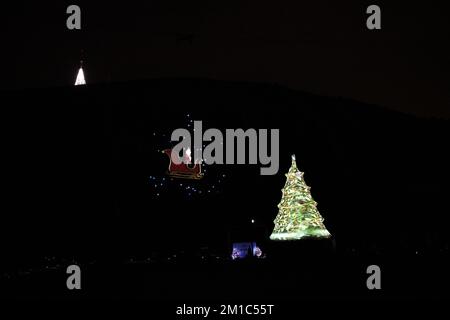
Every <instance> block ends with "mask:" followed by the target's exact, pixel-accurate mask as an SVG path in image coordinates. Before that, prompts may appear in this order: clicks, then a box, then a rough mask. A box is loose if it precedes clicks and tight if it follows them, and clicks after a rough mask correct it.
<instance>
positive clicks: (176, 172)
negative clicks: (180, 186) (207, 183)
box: [163, 149, 203, 180]
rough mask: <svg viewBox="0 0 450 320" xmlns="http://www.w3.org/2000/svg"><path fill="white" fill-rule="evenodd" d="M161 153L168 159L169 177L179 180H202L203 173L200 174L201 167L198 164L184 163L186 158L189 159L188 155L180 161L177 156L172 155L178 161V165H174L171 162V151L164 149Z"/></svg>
mask: <svg viewBox="0 0 450 320" xmlns="http://www.w3.org/2000/svg"><path fill="white" fill-rule="evenodd" d="M163 153H165V154H166V155H167V156H168V157H169V161H170V163H169V170H168V171H167V174H168V175H169V176H171V177H175V178H181V179H195V180H199V179H201V178H203V172H202V165H201V164H200V163H194V164H192V165H191V164H188V163H184V162H186V161H183V160H186V157H189V155H188V154H186V155H185V159H183V160H182V159H180V158H179V156H178V155H173V156H174V157H178V159H177V160H178V161H177V162H180V164H176V163H174V162H173V161H172V149H165V150H163Z"/></svg>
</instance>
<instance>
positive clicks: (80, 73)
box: [75, 67, 86, 86]
mask: <svg viewBox="0 0 450 320" xmlns="http://www.w3.org/2000/svg"><path fill="white" fill-rule="evenodd" d="M83 84H86V80H84V72H83V68H81V67H80V70H78V75H77V80H75V85H76V86H79V85H83Z"/></svg>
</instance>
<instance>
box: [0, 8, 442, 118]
mask: <svg viewBox="0 0 450 320" xmlns="http://www.w3.org/2000/svg"><path fill="white" fill-rule="evenodd" d="M70 4H77V5H79V6H80V7H81V10H82V30H81V31H70V30H68V29H67V28H66V19H67V17H68V15H67V14H66V8H67V6H68V5H70ZM370 4H373V2H372V1H370V2H369V1H345V2H342V1H331V0H327V1H323V0H322V1H310V2H306V1H270V2H265V1H264V2H262V1H238V2H237V3H232V2H228V1H227V2H226V3H225V2H222V1H206V0H203V1H150V0H149V1H145V2H144V1H142V2H130V1H116V2H111V1H108V2H106V1H95V2H94V1H90V2H86V3H85V2H80V1H70V2H68V1H53V2H49V1H45V2H44V1H34V2H31V1H30V2H24V1H17V3H16V4H15V5H14V7H9V6H6V5H3V4H2V8H3V10H2V11H3V14H2V18H1V19H2V21H1V22H2V25H3V27H2V31H0V32H1V33H2V34H3V35H2V51H3V52H2V55H6V58H4V59H3V68H6V70H7V72H6V75H3V76H2V80H1V85H0V88H2V89H20V88H29V87H53V86H68V85H72V84H73V82H74V80H75V76H76V72H77V68H78V67H79V60H80V57H81V55H83V59H84V66H85V74H86V79H87V81H88V83H104V82H121V81H128V80H138V79H147V78H161V77H162V78H167V77H196V78H199V77H200V78H211V79H222V80H238V81H251V82H269V83H277V84H281V85H286V86H288V87H291V88H294V89H297V90H302V91H307V92H313V93H317V94H321V95H330V96H342V97H346V98H352V99H356V100H359V101H362V102H368V103H373V104H378V105H381V106H385V107H389V108H392V109H396V110H400V111H403V112H408V113H414V114H418V115H422V116H437V117H447V118H448V117H449V116H450V94H449V90H448V88H449V87H450V79H449V78H450V77H449V75H450V72H449V71H450V59H449V58H448V57H450V49H449V39H450V20H449V19H448V10H446V8H444V7H443V2H442V1H441V2H439V3H437V2H436V3H435V2H420V3H419V2H411V1H395V3H394V2H393V1H389V3H388V4H383V2H380V1H377V2H376V4H378V5H379V6H380V7H381V10H382V30H376V31H370V30H368V29H367V28H366V18H367V16H368V15H367V14H366V13H365V11H366V8H367V6H368V5H370ZM5 23H6V27H5ZM82 51H83V54H81V52H82Z"/></svg>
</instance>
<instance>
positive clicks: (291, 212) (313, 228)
mask: <svg viewBox="0 0 450 320" xmlns="http://www.w3.org/2000/svg"><path fill="white" fill-rule="evenodd" d="M286 178H287V180H286V184H285V186H284V188H283V190H282V193H283V195H282V197H281V202H280V203H279V204H278V208H279V211H278V215H277V217H276V218H275V221H274V223H275V228H274V229H273V232H272V234H271V236H270V239H271V240H298V239H302V238H329V237H330V236H331V234H330V233H329V232H328V230H327V229H326V228H325V225H324V224H323V218H322V216H321V215H320V213H319V211H318V210H317V207H316V206H317V203H316V202H315V201H314V200H313V198H312V196H311V192H310V187H308V186H307V185H306V183H305V180H304V179H303V172H300V171H299V170H298V168H297V164H296V162H295V156H294V155H293V156H292V165H291V168H290V169H289V172H288V173H287V174H286Z"/></svg>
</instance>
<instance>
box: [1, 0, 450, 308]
mask: <svg viewBox="0 0 450 320" xmlns="http://www.w3.org/2000/svg"><path fill="white" fill-rule="evenodd" d="M19 4H20V5H22V7H21V8H19V10H18V9H17V8H14V9H11V10H10V11H6V10H5V11H4V12H8V13H9V15H8V18H6V19H5V20H6V22H7V23H8V24H7V25H8V28H7V29H6V31H7V32H6V33H7V34H6V40H7V41H6V42H5V47H4V48H3V52H4V53H6V54H7V59H6V60H5V64H4V69H5V70H6V76H5V77H2V82H3V81H4V84H3V85H2V88H3V90H2V92H1V101H2V106H5V107H4V108H3V109H2V118H1V119H2V136H3V139H2V140H3V152H2V153H3V156H2V158H3V162H4V164H3V172H2V176H3V186H4V188H3V189H4V193H3V194H4V199H3V201H2V206H3V208H2V217H3V222H2V230H3V231H2V232H1V243H2V244H3V246H2V270H1V271H2V284H3V285H2V289H3V290H2V294H4V295H5V296H6V297H33V298H36V297H38V298H42V297H44V298H48V297H51V298H55V297H56V298H73V297H75V298H92V297H96V298H110V297H113V298H130V297H139V298H142V297H144V298H152V299H163V300H173V299H178V300H180V301H184V300H188V299H199V300H198V301H211V300H213V299H218V300H220V302H222V300H223V299H255V300H256V301H262V300H264V299H267V300H269V301H268V303H270V302H271V301H280V300H289V299H294V300H296V299H299V298H301V299H305V298H319V299H325V298H329V299H341V298H351V299H377V300H378V299H390V298H429V297H438V298H443V297H446V296H447V293H446V285H448V275H446V273H445V270H446V268H447V266H448V263H447V264H446V261H445V257H446V256H447V255H448V250H449V243H448V236H447V234H448V232H447V224H446V215H447V214H448V212H449V210H448V209H449V207H448V203H447V201H446V200H447V199H446V195H447V194H448V193H449V188H448V163H449V160H450V159H449V157H448V155H447V152H446V151H447V145H448V136H449V126H448V120H444V119H436V118H445V117H447V116H448V94H447V90H446V88H447V87H448V85H447V83H448V77H447V75H448V72H447V70H448V60H447V59H445V58H446V56H447V55H446V50H448V48H446V41H445V40H446V39H447V38H448V37H446V36H447V35H448V31H449V29H448V28H446V26H445V24H446V23H448V20H447V19H445V17H441V15H443V14H444V11H443V10H439V7H437V5H436V6H435V5H431V4H428V5H427V6H426V7H424V6H425V5H415V4H412V3H410V2H408V3H405V4H401V5H400V4H398V7H395V6H394V7H392V6H386V10H385V9H384V7H383V6H382V12H383V20H382V21H383V22H382V23H383V29H382V30H381V31H379V32H378V31H376V32H375V31H374V32H373V33H372V32H369V31H368V30H367V29H365V14H364V12H365V9H364V8H365V6H366V4H363V3H359V4H357V5H355V7H353V6H351V8H350V4H345V5H343V6H342V7H341V6H338V5H337V4H335V5H332V6H330V4H328V5H329V6H322V5H321V4H314V5H313V4H297V5H296V6H294V7H290V6H287V5H286V6H285V5H284V4H277V5H276V6H275V5H274V4H272V5H269V6H266V5H263V4H260V5H259V4H254V5H253V4H247V5H246V6H245V7H242V6H240V5H232V4H228V5H227V6H226V7H225V6H224V7H220V6H219V5H218V4H217V5H211V4H200V3H194V4H192V6H191V4H189V5H188V4H180V3H172V4H170V5H163V4H159V3H157V2H149V3H146V4H139V5H138V4H136V5H132V4H128V3H127V4H122V3H119V4H114V5H112V4H110V5H109V7H107V6H106V5H100V4H96V5H93V4H91V5H89V6H88V8H89V10H86V14H85V15H84V13H83V17H84V16H86V17H85V18H83V19H85V20H83V21H86V28H84V25H83V30H82V31H81V32H76V31H73V32H69V31H68V30H66V29H65V28H62V29H59V27H56V26H60V24H62V26H63V27H64V26H65V15H64V12H65V4H64V5H63V4H62V3H60V4H58V5H54V6H53V5H51V4H48V3H45V4H44V3H38V4H33V5H28V4H21V3H19ZM203 5H205V6H206V7H205V8H204V9H202V10H200V8H203ZM303 5H305V6H306V7H303ZM299 6H301V10H298V12H301V14H300V17H301V18H299V19H297V17H296V16H295V17H294V16H293V13H292V12H293V10H292V8H298V7H299ZM396 6H397V5H396ZM253 8H255V9H253ZM332 9H333V10H332ZM347 9H348V10H347ZM61 10H62V13H63V14H62V15H61V14H60V12H61ZM82 10H83V9H82ZM261 10H262V11H261ZM309 10H312V11H309ZM44 12H45V14H44ZM83 12H84V11H83ZM308 12H314V13H315V14H312V13H308ZM41 13H42V14H41ZM119 13H120V14H119ZM147 13H148V14H147ZM253 13H255V14H256V15H253ZM56 16H58V18H56ZM94 17H95V18H94ZM124 17H125V18H124ZM127 17H128V18H127ZM130 17H133V18H130ZM265 17H267V18H265ZM422 17H423V18H422ZM272 18H273V19H272ZM24 20H26V22H24ZM406 21H409V22H411V23H412V22H417V23H414V24H412V25H411V24H405V23H406ZM289 22H290V23H291V24H289ZM340 22H342V24H341V23H340ZM31 26H32V27H31ZM407 26H408V27H407ZM409 26H411V27H409ZM341 28H342V29H341ZM155 30H156V31H155ZM3 31H5V30H3ZM81 50H83V54H82V57H83V59H84V61H85V64H84V65H85V71H86V77H87V81H88V85H87V86H85V87H72V86H71V85H72V83H73V80H74V78H75V75H76V71H77V68H78V60H79V59H80V55H81V54H80V51H81ZM299 53H302V54H303V55H300V54H299ZM269 57H273V59H269ZM406 71H407V72H406ZM142 79H147V80H142ZM307 92H313V93H315V94H313V93H307ZM333 96H344V97H345V98H340V97H333ZM352 98H353V99H352ZM360 101H365V102H360ZM369 103H371V104H369ZM377 104H380V105H382V106H384V107H380V106H377ZM393 109H396V110H397V111H394V110H393ZM187 114H190V116H191V117H192V118H193V119H195V120H202V121H203V125H204V127H205V128H219V129H222V130H224V129H226V128H244V129H246V128H278V129H280V139H281V140H280V170H279V172H278V174H277V175H274V176H260V175H259V166H248V165H245V166H244V165H243V166H211V168H209V169H208V174H207V175H206V176H205V178H204V179H203V180H201V181H191V182H188V183H190V184H192V185H194V186H195V185H196V184H197V185H199V184H201V185H202V186H208V185H212V184H215V183H216V178H217V177H218V176H220V175H223V174H225V175H226V179H224V181H223V183H222V184H221V186H220V190H219V192H217V193H213V194H211V195H202V196H199V195H196V196H193V197H186V194H185V193H183V192H180V190H179V189H177V188H175V186H172V187H170V186H169V188H168V190H167V191H166V192H164V194H162V195H161V197H156V198H155V196H154V190H153V189H152V187H151V185H150V184H149V183H148V177H149V176H164V174H165V170H166V168H167V164H168V161H167V158H166V157H165V156H164V155H162V154H161V153H160V152H159V151H160V148H161V145H163V147H164V144H163V143H162V142H161V138H160V136H159V135H158V137H155V136H154V135H153V133H154V132H157V133H158V134H159V133H160V132H166V133H167V132H169V133H170V132H171V130H173V129H175V128H178V127H182V126H184V125H185V124H186V115H187ZM433 117H434V118H433ZM167 144H168V145H167V147H168V146H169V145H170V144H169V142H168V143H167ZM293 153H295V154H296V156H297V162H298V166H299V168H300V170H301V171H303V172H305V180H306V182H307V184H308V185H309V186H311V188H312V189H311V190H312V195H313V197H314V199H315V200H316V201H317V202H318V208H319V211H320V212H321V214H322V216H323V217H324V218H325V225H326V226H327V228H328V229H329V231H330V232H331V234H332V235H333V240H332V241H324V242H319V243H308V242H306V243H304V244H303V243H300V244H297V245H292V244H290V245H289V244H286V245H284V246H283V245H281V246H278V245H275V244H273V243H270V242H269V241H267V236H268V234H270V232H271V230H272V227H273V224H272V221H273V219H274V218H275V216H276V214H277V204H278V202H279V201H280V198H281V188H282V187H283V184H284V181H285V180H284V173H286V172H287V170H288V169H289V166H290V158H291V154H293ZM251 219H255V220H256V222H257V226H256V227H255V226H254V225H252V224H251V223H250V221H251ZM237 234H239V235H237ZM233 237H236V238H233ZM250 237H254V238H257V239H258V241H259V243H260V244H261V246H262V248H263V250H264V251H265V252H267V258H266V259H265V260H261V261H250V262H243V263H235V264H233V263H231V262H230V261H227V260H226V259H224V257H228V256H229V254H230V252H231V244H230V242H231V241H233V240H242V238H250ZM246 240H249V239H246ZM173 254H176V255H177V257H174V256H173ZM202 256H203V257H204V258H205V259H206V260H207V261H203V259H202V258H201V257H202ZM217 256H218V257H219V259H217V258H216V257H217ZM148 257H151V259H152V262H151V263H144V264H142V263H138V261H142V260H145V259H147V258H148ZM169 257H170V258H171V260H169V259H168V258H169ZM153 261H154V262H153ZM72 262H74V263H77V264H80V265H82V267H83V270H87V271H86V273H83V274H86V276H85V277H84V278H83V283H84V285H85V287H84V289H83V290H82V291H81V293H73V292H69V291H68V290H67V289H66V288H65V279H66V274H65V269H64V268H65V265H66V264H69V263H72ZM55 264H59V266H58V268H56V269H51V268H50V270H48V269H47V267H49V266H53V265H55ZM370 264H379V265H380V266H381V267H382V270H383V279H384V280H383V290H382V291H380V292H376V293H374V292H370V291H368V290H367V288H366V286H365V280H366V278H367V275H366V274H365V269H366V268H367V266H368V265H370ZM84 272H85V271H84ZM111 279H114V280H111ZM221 299H222V300H221Z"/></svg>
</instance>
